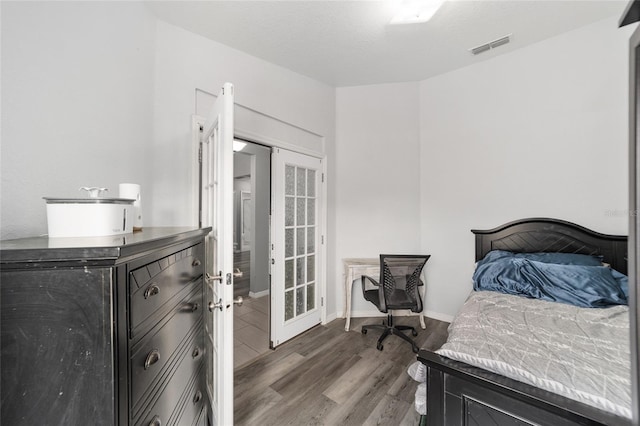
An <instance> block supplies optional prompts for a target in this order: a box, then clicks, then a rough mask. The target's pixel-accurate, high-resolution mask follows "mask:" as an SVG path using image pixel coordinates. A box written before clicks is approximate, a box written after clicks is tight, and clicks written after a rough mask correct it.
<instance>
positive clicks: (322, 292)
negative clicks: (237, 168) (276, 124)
mask: <svg viewBox="0 0 640 426" xmlns="http://www.w3.org/2000/svg"><path fill="white" fill-rule="evenodd" d="M205 121H206V118H205V117H203V116H201V115H195V114H194V115H192V116H191V134H192V141H191V144H192V150H193V152H194V155H195V157H192V158H194V159H195V161H194V164H193V167H192V179H194V182H195V185H196V187H197V182H198V179H199V178H198V168H199V164H198V162H197V158H198V157H197V155H198V149H199V143H200V142H199V133H200V128H201V126H203V125H204V123H205ZM234 137H235V138H237V139H244V140H247V141H249V142H255V143H258V144H260V145H265V146H268V147H271V148H272V149H273V148H283V149H286V150H289V151H293V152H297V153H300V154H305V155H309V156H311V157H315V158H319V159H321V160H322V176H321V178H322V179H323V183H322V185H321V186H320V191H321V195H322V202H321V203H320V205H319V206H318V235H319V236H320V241H321V245H320V246H319V250H318V254H319V255H320V257H319V259H318V274H319V275H318V296H319V297H320V298H321V299H320V300H321V306H320V318H321V323H322V324H326V323H327V156H326V155H325V154H324V153H322V152H318V151H315V150H310V149H306V148H303V147H299V146H296V145H295V144H292V143H289V142H285V141H282V140H280V139H276V138H273V137H270V136H266V135H264V134H260V133H254V132H251V131H247V130H243V129H238V128H237V127H236V129H235V131H234ZM271 173H272V175H273V170H272V171H271ZM192 187H193V185H192ZM192 200H193V205H194V206H195V207H194V209H193V210H192V211H194V212H197V211H198V194H197V192H196V194H195V195H194V196H193V198H192ZM193 221H194V222H193V223H194V226H197V224H198V216H197V213H196V214H194V216H193ZM270 235H273V224H271V230H270ZM320 274H321V275H320ZM320 279H321V280H322V281H320Z"/></svg>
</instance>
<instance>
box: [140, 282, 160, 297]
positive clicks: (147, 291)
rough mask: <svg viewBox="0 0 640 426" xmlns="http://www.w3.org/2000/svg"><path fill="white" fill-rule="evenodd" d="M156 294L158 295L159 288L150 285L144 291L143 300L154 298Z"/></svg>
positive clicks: (155, 285)
mask: <svg viewBox="0 0 640 426" xmlns="http://www.w3.org/2000/svg"><path fill="white" fill-rule="evenodd" d="M158 293H160V287H158V286H157V284H151V285H150V286H149V287H147V288H146V289H145V291H144V298H145V299H148V298H150V297H151V296H155V295H156V294H158Z"/></svg>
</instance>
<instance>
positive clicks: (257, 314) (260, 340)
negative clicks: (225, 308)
mask: <svg viewBox="0 0 640 426" xmlns="http://www.w3.org/2000/svg"><path fill="white" fill-rule="evenodd" d="M233 333H234V345H233V354H234V355H233V358H234V368H238V367H242V366H243V365H246V364H247V363H249V362H250V361H252V360H254V359H255V358H257V357H258V356H260V355H262V354H264V353H266V352H269V351H270V350H271V349H269V296H263V297H260V298H258V299H254V298H251V297H245V298H244V302H243V304H242V306H235V307H234V313H233Z"/></svg>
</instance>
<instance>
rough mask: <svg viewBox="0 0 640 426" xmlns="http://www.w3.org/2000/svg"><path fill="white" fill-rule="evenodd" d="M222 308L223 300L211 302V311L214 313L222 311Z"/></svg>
mask: <svg viewBox="0 0 640 426" xmlns="http://www.w3.org/2000/svg"><path fill="white" fill-rule="evenodd" d="M222 306H223V305H222V299H220V300H218V302H216V303H213V302H209V311H211V312H213V310H214V309H220V310H222Z"/></svg>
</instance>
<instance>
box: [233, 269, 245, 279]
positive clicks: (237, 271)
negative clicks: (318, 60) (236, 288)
mask: <svg viewBox="0 0 640 426" xmlns="http://www.w3.org/2000/svg"><path fill="white" fill-rule="evenodd" d="M242 275H244V274H243V273H242V271H241V270H240V268H236V270H235V271H233V278H240V277H242Z"/></svg>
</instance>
